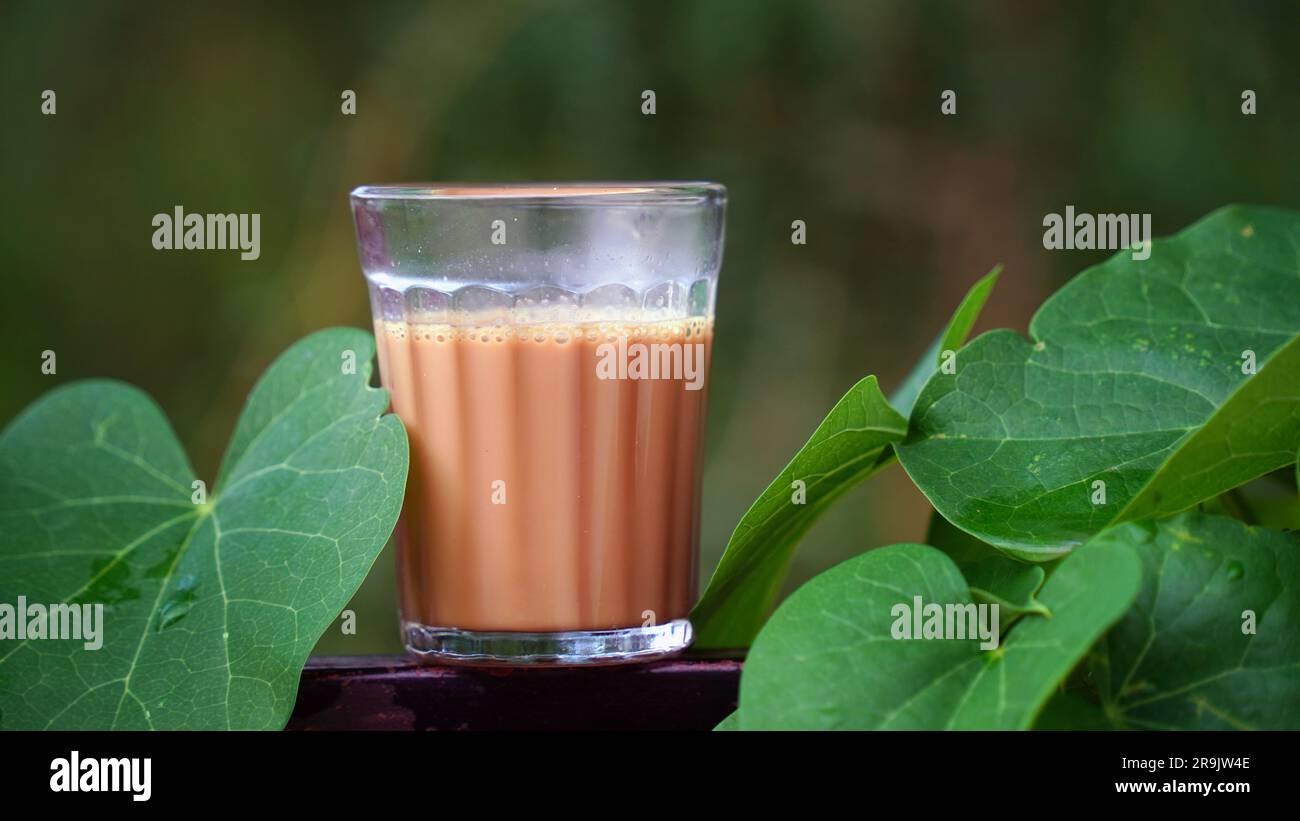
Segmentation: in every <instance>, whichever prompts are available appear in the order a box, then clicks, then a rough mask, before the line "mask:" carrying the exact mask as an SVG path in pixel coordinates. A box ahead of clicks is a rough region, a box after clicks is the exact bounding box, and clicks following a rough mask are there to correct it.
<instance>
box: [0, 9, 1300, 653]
mask: <svg viewBox="0 0 1300 821" xmlns="http://www.w3.org/2000/svg"><path fill="white" fill-rule="evenodd" d="M1298 55H1300V4H1297V3H1294V2H1276V3H1268V2H1259V3H1249V4H1246V3H1242V4H1238V5H1235V6H1234V5H1228V4H1223V3H1215V4H1208V3H1192V2H1177V3H1175V2H1170V3H1135V2H1087V3H1075V4H1072V5H1070V6H1064V5H1058V4H1055V3H1043V2H1014V3H1002V4H997V5H994V4H990V3H952V2H847V1H846V2H760V1H759V0H697V2H653V3H651V2H551V3H541V2H504V1H503V0H502V1H493V2H486V1H481V2H473V3H470V2H461V3H426V4H415V3H384V2H370V3H366V4H358V5H357V6H356V7H354V8H351V9H345V8H335V7H334V6H333V4H274V5H272V4H265V5H264V4H249V5H241V4H237V3H166V4H160V3H144V2H137V3H129V4H128V3H123V4H115V5H112V6H111V5H109V4H94V5H92V4H84V5H83V4H72V3H58V4H55V3H43V2H31V3H27V2H8V3H6V4H5V5H4V6H3V8H2V9H0V101H3V106H4V116H3V126H2V127H0V129H2V130H0V168H2V169H3V180H4V190H3V197H2V198H0V276H3V289H0V323H3V328H4V340H5V344H4V345H3V346H2V347H0V420H2V421H4V422H7V421H8V420H9V419H10V418H12V417H13V415H14V414H15V413H17V412H18V411H19V410H20V409H21V408H22V407H23V406H24V405H26V404H27V403H29V402H31V401H32V400H33V399H35V398H36V397H37V396H38V395H40V394H41V393H42V392H43V391H46V390H49V389H50V388H51V387H52V386H53V385H55V384H58V383H61V382H65V381H68V380H72V379H80V378H84V377H91V376H110V377H116V378H120V379H124V380H127V381H130V382H133V383H135V384H137V385H140V386H141V387H143V388H144V389H145V390H147V391H148V392H149V393H151V394H152V395H153V396H154V397H156V398H157V399H158V401H159V402H160V403H161V404H162V405H163V407H164V408H165V409H166V411H167V413H168V415H169V416H170V418H171V419H172V421H173V424H174V425H175V427H176V430H177V433H178V434H179V436H180V438H181V439H182V441H183V442H185V444H186V446H187V448H188V449H189V451H190V453H191V456H192V459H193V462H194V464H195V467H196V469H197V470H198V471H199V474H200V476H203V477H207V478H209V479H211V477H213V476H215V474H216V470H217V466H218V462H219V459H220V454H221V450H222V448H223V446H224V444H225V442H226V439H227V437H228V436H229V433H230V430H231V428H232V427H233V425H234V422H235V418H236V416H237V414H238V413H239V409H240V405H241V403H242V401H243V398H244V396H245V395H246V393H247V392H248V390H249V388H250V387H251V385H252V383H253V381H254V380H255V379H256V378H257V376H258V375H259V374H260V373H261V371H262V370H263V369H264V368H265V367H266V365H267V364H268V363H269V362H270V361H271V360H272V359H273V358H274V357H275V355H276V354H277V353H279V352H280V351H281V350H282V349H283V348H285V347H286V346H287V345H289V344H290V343H291V342H292V341H293V340H295V339H297V338H298V337H300V336H302V335H303V334H305V333H307V332H309V331H311V330H314V329H317V328H321V327H324V326H328V325H336V324H347V325H356V326H362V327H367V326H368V307H367V302H366V292H365V289H364V288H363V285H362V279H361V275H360V271H359V268H358V266H357V261H356V252H355V248H354V244H353V233H352V228H351V223H350V219H349V213H348V207H347V199H346V194H347V192H348V191H349V190H350V189H351V188H352V187H354V186H356V185H358V184H361V183H379V182H396V181H408V180H485V181H486V180H553V179H579V180H587V179H652V178H656V179H708V180H715V181H718V182H722V183H725V184H726V185H727V186H728V188H729V192H730V206H729V213H728V230H727V250H726V261H725V264H724V267H723V273H722V285H721V289H720V296H719V302H718V319H717V341H716V349H715V352H714V356H715V359H714V363H715V365H714V373H713V375H712V394H711V397H712V400H711V401H712V408H711V413H710V421H709V425H710V430H709V447H708V458H707V467H706V473H705V492H704V505H705V508H704V525H703V534H702V543H703V556H702V563H701V564H702V567H701V570H702V572H703V573H704V574H706V577H707V573H708V572H709V571H710V570H711V569H712V567H713V564H714V563H715V562H716V560H717V557H718V556H719V555H720V553H721V551H722V547H723V545H724V544H725V542H726V538H727V536H728V534H729V533H730V530H731V528H732V527H733V526H734V524H735V522H736V521H737V520H738V519H739V517H740V515H741V514H742V513H743V512H744V510H745V509H746V507H748V505H749V503H750V502H751V501H752V500H753V499H754V498H755V496H756V495H757V494H758V493H759V492H760V491H761V490H762V489H763V487H764V486H765V485H766V483H767V482H768V481H769V480H770V479H771V477H772V476H773V475H775V474H776V473H777V472H778V471H779V470H780V469H781V467H782V466H783V465H784V464H785V462H786V461H787V460H788V458H789V457H790V456H791V455H792V454H793V452H794V451H795V450H796V449H797V448H798V447H799V445H800V444H802V443H803V441H804V440H805V439H806V438H807V436H808V435H809V434H810V433H811V431H812V429H813V428H814V427H815V425H816V424H817V423H818V421H820V419H821V417H822V415H823V414H824V413H825V411H826V410H828V409H829V408H830V406H831V405H832V404H833V403H834V402H835V400H836V399H837V398H838V397H839V396H840V395H841V394H842V393H843V392H844V391H845V390H846V389H847V388H848V387H849V386H851V385H852V384H853V383H854V382H855V381H856V380H857V379H858V378H859V377H860V376H862V375H864V374H866V373H875V374H878V375H879V376H880V379H881V381H882V383H883V385H884V386H885V387H886V389H887V390H889V389H892V387H893V386H895V385H896V384H897V383H898V381H899V380H900V379H901V378H902V376H903V374H904V373H905V372H906V371H907V369H908V368H909V367H910V366H911V364H912V362H913V361H914V359H915V358H916V357H917V356H918V355H919V354H920V352H921V351H922V350H923V349H924V348H925V347H926V345H927V344H928V343H929V342H930V340H931V339H932V337H933V335H934V334H935V333H936V331H937V330H938V329H939V327H940V326H941V325H942V323H943V322H944V321H945V320H946V317H947V314H948V312H949V311H950V310H951V309H952V308H953V306H954V305H955V304H956V302H957V301H958V300H959V299H960V296H961V293H962V292H963V291H964V289H965V288H966V287H967V286H968V285H969V284H970V283H972V282H973V281H974V280H975V279H976V278H977V277H978V276H980V275H982V274H983V273H985V272H986V271H988V270H989V269H990V268H991V267H992V266H993V265H994V264H995V263H998V262H1001V263H1004V264H1005V266H1006V270H1005V272H1004V274H1003V277H1002V280H1001V283H1000V285H999V287H998V289H997V291H995V293H994V295H993V298H992V299H991V301H990V304H989V306H988V308H987V309H986V311H985V315H984V319H983V321H982V322H981V325H980V328H981V329H982V328H987V327H992V326H1008V327H1013V328H1017V329H1023V328H1024V327H1025V325H1026V324H1027V322H1028V319H1029V316H1030V315H1031V314H1032V312H1033V310H1034V308H1035V307H1036V306H1037V305H1038V303H1039V302H1041V301H1042V299H1043V298H1045V297H1046V296H1047V295H1048V294H1050V293H1051V292H1052V291H1053V290H1054V289H1055V288H1056V287H1058V286H1059V285H1060V284H1061V283H1062V282H1063V281H1064V280H1065V279H1066V278H1067V277H1069V276H1070V275H1072V274H1073V273H1075V272H1077V271H1078V270H1080V269H1082V268H1084V267H1086V266H1087V265H1090V264H1093V263H1095V262H1098V261H1099V260H1100V259H1102V258H1103V257H1104V256H1106V254H1105V253H1104V252H1085V251H1054V252H1048V251H1045V250H1044V249H1043V247H1042V232H1043V228H1042V220H1043V217H1044V215H1045V214H1046V213H1048V212H1062V211H1064V209H1065V206H1066V205H1070V204H1073V205H1075V206H1076V208H1077V209H1078V210H1079V211H1087V212H1091V213H1098V212H1149V213H1151V214H1152V215H1153V226H1154V229H1155V232H1156V234H1158V235H1159V234H1167V233H1171V232H1173V231H1176V230H1178V229H1180V228H1181V227H1183V226H1184V225H1185V224H1187V223H1188V222H1190V221H1192V220H1194V219H1196V218H1197V217H1199V216H1201V215H1202V214H1204V213H1206V212H1208V211H1210V210H1212V209H1214V208H1216V207H1218V206H1219V205H1223V204H1225V203H1228V202H1254V203H1262V204H1276V205H1286V206H1291V207H1295V206H1297V205H1300V166H1297V163H1296V161H1295V157H1294V152H1295V149H1296V147H1297V145H1298V142H1297V139H1298V135H1300V92H1298V91H1297V82H1298V81H1300V71H1298V70H1297V69H1298V68H1300V56H1298ZM45 89H53V90H54V91H56V93H57V95H58V96H57V106H58V108H57V114H56V115H54V116H43V115H42V114H41V111H40V103H41V92H42V91H43V90H45ZM344 89H353V90H355V91H356V94H357V114H356V116H344V115H343V114H342V113H341V111H340V103H341V101H340V94H341V93H342V91H343V90H344ZM645 89H653V90H654V91H655V92H656V95H657V113H656V114H655V115H654V116H645V115H642V113H641V93H642V91H643V90H645ZM944 89H952V90H954V91H956V92H957V114H956V116H942V115H941V114H940V109H939V104H940V95H941V93H942V92H943V90H944ZM1243 89H1252V90H1254V91H1255V92H1256V94H1257V97H1258V113H1257V114H1256V115H1254V116H1243V115H1242V113H1241V111H1240V107H1241V93H1242V91H1243ZM178 204H180V205H184V206H185V208H186V209H187V210H188V211H197V212H256V213H260V214H261V215H262V237H261V239H262V254H261V258H260V259H258V260H257V261H255V262H241V261H240V260H239V258H238V254H237V253H235V252H222V251H213V252H165V251H163V252H160V251H155V250H153V248H152V246H151V244H150V238H151V236H152V232H153V229H152V226H151V225H150V220H151V219H152V217H153V215H154V214H156V213H159V212H164V211H167V212H170V210H171V209H172V208H173V207H174V206H175V205H178ZM796 219H802V220H804V221H805V222H806V223H807V226H808V244H807V245H806V246H794V245H792V244H791V243H790V223H791V221H792V220H796ZM46 349H52V350H54V351H56V352H57V355H58V366H59V367H58V373H57V375H55V376H44V375H42V374H41V372H40V356H41V352H42V351H43V350H46ZM927 515H928V505H927V503H926V501H925V499H924V498H923V497H921V495H920V494H919V493H918V492H917V491H916V490H915V489H914V488H912V486H911V484H910V482H909V481H908V480H907V478H906V476H905V475H904V474H903V473H902V472H901V470H899V469H897V468H895V469H892V470H891V471H889V472H887V473H885V474H883V475H881V476H878V477H876V478H874V479H872V480H871V481H869V482H868V483H867V484H866V485H865V486H863V487H860V488H857V489H856V490H855V491H854V492H853V493H852V494H851V495H850V497H849V498H848V499H847V500H845V501H844V502H842V503H841V504H839V505H837V506H835V507H834V508H833V509H832V510H831V512H830V513H829V514H828V515H827V516H826V517H825V518H824V519H823V520H822V521H821V522H820V523H819V524H818V526H817V527H816V528H815V529H814V531H813V532H812V533H811V534H810V535H809V536H808V538H807V539H806V540H805V543H804V545H803V547H802V548H801V550H800V551H799V553H798V555H797V557H796V559H795V566H794V569H793V573H792V574H791V577H790V580H789V587H791V588H792V587H793V586H795V585H797V584H798V583H800V582H802V581H803V580H805V579H807V578H808V577H810V576H811V575H813V574H815V573H816V572H818V571H819V570H821V569H823V568H825V567H827V566H829V565H831V564H833V563H835V562H837V561H839V560H841V559H843V558H845V557H848V556H850V555H853V554H855V553H857V552H860V551H861V550H863V549H866V548H869V547H873V546H876V545H880V544H887V543H891V542H896V541H916V540H922V539H923V537H924V534H925V526H926V520H927ZM702 581H703V580H702ZM393 589H394V583H393V569H392V557H391V556H390V555H388V554H387V553H386V554H385V556H384V557H382V558H381V560H380V562H379V564H378V565H377V566H376V569H375V571H374V572H373V573H372V574H371V577H370V578H369V579H368V580H367V582H366V584H365V586H364V587H363V588H362V590H361V592H360V593H359V594H358V596H357V599H356V601H355V602H354V605H353V606H354V608H355V610H356V612H357V617H358V621H357V627H358V630H357V634H356V635H354V636H344V635H342V634H341V633H340V632H339V631H337V630H332V631H331V632H330V633H329V634H327V636H326V637H325V638H324V639H323V640H322V642H321V644H320V645H319V647H318V651H319V652H328V653H345V654H352V653H364V652H379V651H389V650H396V649H398V646H399V645H398V640H397V631H396V623H395V615H394V612H395V604H394V601H393Z"/></svg>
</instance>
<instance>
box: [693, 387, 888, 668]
mask: <svg viewBox="0 0 1300 821" xmlns="http://www.w3.org/2000/svg"><path fill="white" fill-rule="evenodd" d="M906 434H907V420H905V419H903V417H902V416H900V415H899V414H898V412H897V411H896V410H894V409H893V408H892V407H890V405H889V403H888V402H887V401H886V400H885V397H884V395H883V394H881V392H880V388H879V386H878V385H877V384H876V378H875V377H874V376H868V377H866V378H865V379H863V380H862V381H860V382H858V384H856V385H854V386H853V388H852V389H850V390H849V392H848V393H846V394H845V395H844V397H843V398H842V399H840V401H839V402H837V403H836V404H835V407H833V408H832V409H831V412H830V413H829V414H828V415H827V416H826V418H825V419H824V420H822V423H821V424H820V425H818V426H817V430H815V431H814V432H813V435H812V438H811V439H809V440H808V442H807V444H805V445H804V446H803V447H802V448H800V449H799V452H798V453H796V454H795V456H794V459H792V460H791V461H790V464H788V465H786V467H785V470H783V471H781V473H780V475H779V476H777V477H776V479H774V480H773V481H772V483H771V484H770V485H768V486H767V489H766V490H764V491H763V494H762V495H761V496H759V497H758V500H757V501H755V502H754V504H753V505H752V506H750V508H749V510H748V511H747V512H746V513H745V515H744V517H742V518H741V520H740V523H739V524H737V525H736V529H735V531H733V532H732V534H731V538H730V539H729V540H728V541H727V548H726V550H725V551H723V554H722V559H721V560H720V561H719V562H718V566H717V568H716V569H715V570H714V571H713V577H712V578H711V579H710V580H709V584H708V587H707V588H706V589H705V591H704V594H703V595H702V596H701V597H700V601H699V603H698V604H696V605H695V609H694V610H692V611H691V623H692V625H693V626H694V628H695V631H696V639H695V646H696V647H698V648H706V647H712V648H718V647H745V646H748V645H749V643H750V642H751V641H752V640H753V638H754V636H755V634H757V633H758V630H759V628H760V627H761V626H762V624H763V619H764V618H765V617H766V616H767V613H768V611H769V610H770V609H771V607H772V605H773V604H774V602H775V601H776V597H777V594H778V593H779V592H780V588H781V582H782V580H783V579H784V578H785V574H786V570H787V569H788V568H789V565H790V557H791V556H792V555H793V553H794V548H795V545H796V544H797V543H798V541H799V539H800V538H801V537H802V536H803V534H804V533H805V532H807V530H808V528H809V527H811V526H812V524H813V522H814V521H816V519H817V517H818V516H819V515H820V514H821V512H822V511H823V510H825V509H826V508H827V507H828V506H829V505H830V503H831V502H833V501H834V500H835V499H837V498H838V497H839V496H840V495H841V494H843V493H844V492H845V491H846V490H848V489H849V488H851V487H853V486H854V485H856V484H857V483H858V482H861V481H862V480H863V479H865V478H866V477H867V476H869V475H870V474H871V473H873V472H874V471H875V470H876V469H877V467H878V463H877V460H878V459H879V457H880V455H881V453H882V452H883V451H884V449H885V448H886V447H888V446H889V444H890V443H891V442H897V441H899V440H901V439H902V438H903V437H904V436H905V435H906ZM796 482H801V483H803V487H802V489H800V488H798V487H797V486H796V485H795V483H796Z"/></svg>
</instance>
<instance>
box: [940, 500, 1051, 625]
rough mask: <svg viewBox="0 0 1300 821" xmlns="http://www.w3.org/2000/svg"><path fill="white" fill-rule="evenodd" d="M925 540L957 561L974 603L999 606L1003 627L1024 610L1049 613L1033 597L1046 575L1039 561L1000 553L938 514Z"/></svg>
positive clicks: (1023, 612)
mask: <svg viewBox="0 0 1300 821" xmlns="http://www.w3.org/2000/svg"><path fill="white" fill-rule="evenodd" d="M925 541H926V543H927V544H929V545H932V546H934V547H937V548H939V549H940V550H942V551H943V552H944V553H947V554H948V558H950V559H952V560H953V562H955V563H956V565H957V569H958V570H960V571H961V574H962V576H963V577H965V579H966V583H967V584H968V585H970V592H971V597H972V598H974V600H975V601H976V602H984V603H987V604H996V605H998V606H999V607H1000V608H1002V610H1001V613H1002V626H1003V629H1005V628H1006V627H1007V626H1008V625H1009V624H1010V623H1011V621H1012V620H1013V619H1015V618H1017V617H1018V616H1022V615H1024V614H1025V613H1038V614H1040V615H1044V616H1046V615H1051V614H1050V613H1048V612H1047V608H1046V607H1044V606H1043V603H1042V602H1040V601H1039V600H1038V599H1036V598H1035V597H1034V594H1035V593H1037V592H1038V590H1039V588H1041V587H1042V586H1043V580H1044V579H1045V578H1047V573H1046V571H1044V570H1043V566H1042V565H1041V564H1034V563H1030V562H1022V561H1020V560H1019V559H1014V558H1012V557H1010V556H1008V555H1006V554H1005V553H1001V552H999V551H998V550H997V549H996V548H994V547H993V546H992V545H989V544H987V543H985V542H982V541H980V540H979V539H977V538H975V537H974V536H972V535H970V534H969V533H967V532H966V531H964V530H960V529H958V528H956V527H953V526H952V524H951V523H950V522H949V521H948V520H947V519H945V518H943V517H942V516H940V515H939V514H938V513H934V514H933V515H931V517H930V528H929V531H928V532H927V533H926V535H925Z"/></svg>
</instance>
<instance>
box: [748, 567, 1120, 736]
mask: <svg viewBox="0 0 1300 821" xmlns="http://www.w3.org/2000/svg"><path fill="white" fill-rule="evenodd" d="M1139 573H1140V568H1139V564H1138V560H1137V557H1136V556H1135V555H1134V553H1133V551H1132V549H1131V548H1130V547H1128V546H1127V545H1124V544H1105V545H1100V546H1098V547H1097V548H1096V549H1094V548H1093V547H1091V546H1089V548H1088V549H1085V550H1080V551H1077V552H1076V553H1075V554H1074V555H1072V556H1070V557H1069V558H1068V559H1066V560H1065V561H1063V562H1062V563H1061V564H1060V566H1059V567H1058V568H1057V569H1056V571H1055V572H1054V573H1053V574H1052V576H1051V578H1049V579H1048V580H1047V582H1046V584H1044V585H1043V589H1042V592H1041V594H1040V597H1039V598H1040V599H1041V600H1042V602H1043V604H1044V605H1045V606H1046V607H1047V608H1049V609H1050V610H1051V612H1052V617H1051V618H1050V619H1049V618H1044V617H1042V616H1038V615H1030V616H1026V617H1024V618H1022V619H1021V620H1020V621H1018V622H1017V623H1016V625H1015V626H1014V627H1013V628H1012V629H1011V630H1010V631H1009V632H1008V634H1007V636H1006V637H1005V639H1004V640H1003V642H1002V645H1001V646H1000V647H998V648H996V649H992V650H987V651H986V650H981V649H980V648H979V644H978V641H974V640H965V641H963V640H951V639H950V640H940V639H930V640H924V639H922V640H916V639H913V640H906V639H895V638H893V635H892V633H891V628H892V626H893V623H894V620H895V613H894V610H893V608H894V607H895V605H898V604H900V603H904V604H908V605H909V606H910V605H912V604H913V599H914V597H916V596H920V597H921V598H922V602H923V604H931V603H934V604H939V605H942V606H947V605H950V604H951V605H963V604H967V603H969V602H970V601H971V599H970V594H969V592H968V590H967V584H966V580H965V579H963V578H962V576H961V573H959V572H958V570H957V567H956V565H954V564H953V562H952V560H951V559H949V558H948V557H947V556H945V555H944V554H943V553H941V552H940V551H938V550H936V549H934V548H932V547H928V546H925V545H915V544H904V545H893V546H891V547H887V548H882V549H879V550H872V551H869V552H867V553H865V554H863V555H861V556H858V557H856V558H853V559H849V560H848V561H846V562H844V563H842V564H840V565H837V566H836V567H834V568H832V569H831V570H828V571H827V572H825V573H823V574H821V575H820V576H818V577H816V578H815V579H813V580H812V581H810V582H808V584H806V585H804V586H803V587H801V588H800V589H799V590H798V591H796V592H795V593H794V595H792V596H790V598H788V599H787V600H786V601H785V602H784V603H782V605H781V606H780V607H779V608H777V611H776V613H775V614H773V616H772V618H771V619H770V620H769V621H768V623H767V625H766V626H765V627H764V628H763V632H762V633H760V634H759V636H758V639H757V640H756V641H755V642H754V646H753V648H752V649H751V650H750V654H749V658H748V660H747V661H746V662H745V668H744V672H743V673H742V675H741V681H740V726H741V728H742V729H745V730H751V729H1024V728H1028V727H1030V726H1031V725H1032V724H1033V722H1034V719H1035V717H1036V716H1037V715H1038V712H1039V710H1040V709H1041V708H1042V706H1043V704H1044V703H1046V702H1047V700H1048V699H1049V698H1050V697H1051V696H1052V694H1053V693H1054V692H1055V690H1056V687H1057V685H1058V683H1059V682H1060V681H1061V680H1063V679H1064V678H1065V676H1066V675H1067V674H1068V673H1069V672H1070V670H1071V669H1072V668H1073V667H1074V666H1075V664H1077V663H1078V661H1079V660H1080V659H1081V658H1082V657H1083V656H1084V655H1085V654H1086V653H1087V651H1088V649H1089V647H1091V646H1092V645H1093V643H1094V642H1095V641H1096V640H1097V639H1098V638H1099V637H1100V636H1101V635H1102V634H1103V633H1104V632H1105V630H1106V628H1107V627H1109V626H1110V625H1111V624H1112V623H1114V622H1115V620H1116V619H1118V618H1120V616H1122V615H1123V614H1124V612H1125V611H1126V610H1127V609H1128V607H1129V604H1130V603H1131V602H1132V601H1133V598H1134V596H1135V595H1136V594H1137V590H1138V586H1139V583H1140V577H1139Z"/></svg>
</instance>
